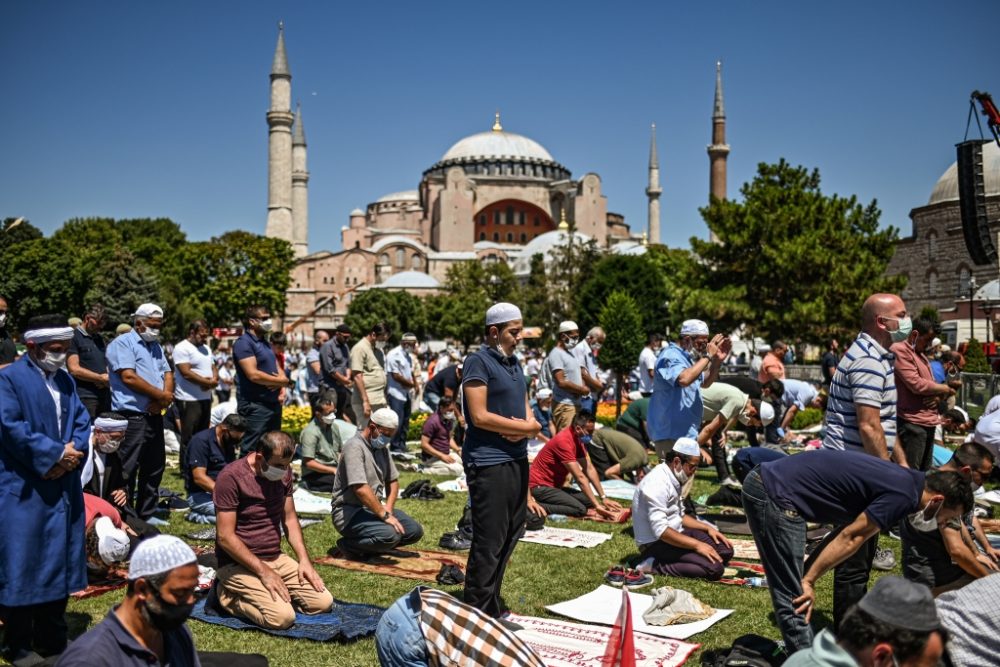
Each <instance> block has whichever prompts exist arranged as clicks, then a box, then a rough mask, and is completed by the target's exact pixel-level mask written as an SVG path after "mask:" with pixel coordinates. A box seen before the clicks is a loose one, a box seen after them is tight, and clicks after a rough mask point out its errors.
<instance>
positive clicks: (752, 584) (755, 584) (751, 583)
mask: <svg viewBox="0 0 1000 667" xmlns="http://www.w3.org/2000/svg"><path fill="white" fill-rule="evenodd" d="M746 585H747V586H748V587H749V588H767V577H749V578H748V579H747V584H746Z"/></svg>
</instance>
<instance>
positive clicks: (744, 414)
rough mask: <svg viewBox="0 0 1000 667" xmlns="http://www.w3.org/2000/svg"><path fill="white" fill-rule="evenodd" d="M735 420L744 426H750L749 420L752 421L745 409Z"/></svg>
mask: <svg viewBox="0 0 1000 667" xmlns="http://www.w3.org/2000/svg"><path fill="white" fill-rule="evenodd" d="M736 419H738V420H739V422H740V423H741V424H743V425H744V426H750V420H751V419H753V417H751V416H750V414H749V413H748V412H747V411H746V408H744V409H743V411H742V412H741V413H740V416H739V417H737V418H736Z"/></svg>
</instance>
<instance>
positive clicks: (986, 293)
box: [972, 279, 1000, 301]
mask: <svg viewBox="0 0 1000 667" xmlns="http://www.w3.org/2000/svg"><path fill="white" fill-rule="evenodd" d="M972 300H973V301H1000V280H996V279H994V280H991V281H989V282H988V283H986V284H985V285H983V286H982V287H980V288H979V289H977V290H976V294H975V296H974V297H973V299H972Z"/></svg>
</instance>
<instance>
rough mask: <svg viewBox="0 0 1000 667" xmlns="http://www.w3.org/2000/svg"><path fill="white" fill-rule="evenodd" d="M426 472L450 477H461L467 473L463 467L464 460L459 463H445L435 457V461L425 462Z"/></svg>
mask: <svg viewBox="0 0 1000 667" xmlns="http://www.w3.org/2000/svg"><path fill="white" fill-rule="evenodd" d="M424 472H425V473H427V474H428V475H445V476H448V477H459V476H460V475H463V474H465V468H464V467H462V462H461V461H459V462H458V463H445V462H444V461H442V460H441V459H434V463H425V464H424Z"/></svg>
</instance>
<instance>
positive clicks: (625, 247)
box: [611, 240, 646, 255]
mask: <svg viewBox="0 0 1000 667" xmlns="http://www.w3.org/2000/svg"><path fill="white" fill-rule="evenodd" d="M611 252H612V253H614V254H616V255H645V254H646V246H644V245H643V244H641V243H639V242H638V241H632V240H628V241H619V242H618V243H616V244H614V245H613V246H611Z"/></svg>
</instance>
